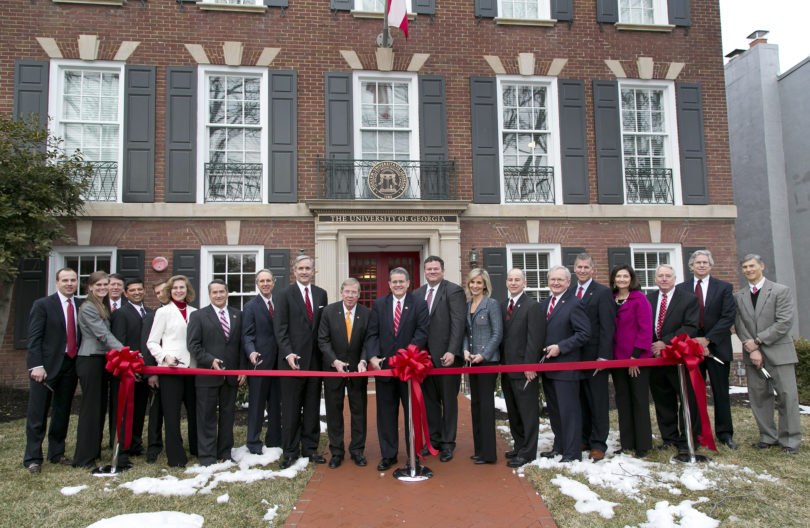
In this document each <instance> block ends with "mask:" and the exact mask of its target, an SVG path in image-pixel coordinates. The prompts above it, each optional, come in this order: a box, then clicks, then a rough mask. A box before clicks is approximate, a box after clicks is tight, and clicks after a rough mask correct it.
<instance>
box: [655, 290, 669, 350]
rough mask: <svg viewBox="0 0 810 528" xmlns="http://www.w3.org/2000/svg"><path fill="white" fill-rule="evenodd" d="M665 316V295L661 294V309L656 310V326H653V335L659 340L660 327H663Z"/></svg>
mask: <svg viewBox="0 0 810 528" xmlns="http://www.w3.org/2000/svg"><path fill="white" fill-rule="evenodd" d="M666 314H667V294H666V293H663V292H662V293H661V308H660V309H659V310H658V324H656V325H655V335H656V336H658V339H661V327H662V326H664V316H666Z"/></svg>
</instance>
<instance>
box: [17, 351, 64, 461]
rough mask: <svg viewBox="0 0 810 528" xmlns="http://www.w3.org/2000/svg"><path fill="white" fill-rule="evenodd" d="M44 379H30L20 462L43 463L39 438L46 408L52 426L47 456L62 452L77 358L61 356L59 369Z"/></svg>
mask: <svg viewBox="0 0 810 528" xmlns="http://www.w3.org/2000/svg"><path fill="white" fill-rule="evenodd" d="M45 383H47V384H48V385H50V387H51V388H52V389H53V392H51V391H50V390H48V388H47V387H45V386H44V385H42V384H41V383H37V382H35V381H34V380H32V379H29V383H28V413H27V415H26V420H25V455H24V457H23V465H24V466H25V467H28V466H30V465H31V464H42V461H43V459H42V441H43V440H44V439H45V429H46V427H47V425H48V410H49V409H50V411H51V426H50V428H49V429H48V460H51V461H58V460H59V459H60V458H61V457H63V456H64V455H65V438H66V437H67V430H68V421H69V419H70V404H71V403H72V402H73V393H74V392H76V360H75V359H71V358H69V357H67V356H65V357H64V359H63V360H62V367H61V368H60V369H59V372H58V373H57V374H56V375H55V376H54V375H49V376H48V379H47V380H45Z"/></svg>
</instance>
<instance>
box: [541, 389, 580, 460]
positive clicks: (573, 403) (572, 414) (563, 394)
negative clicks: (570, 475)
mask: <svg viewBox="0 0 810 528" xmlns="http://www.w3.org/2000/svg"><path fill="white" fill-rule="evenodd" d="M543 392H544V393H545V395H546V402H547V403H548V416H549V420H550V421H551V430H552V432H553V433H554V446H553V447H552V449H553V450H554V451H556V452H558V453H562V455H563V457H566V458H572V459H574V460H581V459H582V450H581V447H582V446H581V445H580V441H581V439H582V408H581V407H580V404H579V380H561V379H552V378H549V377H548V376H546V375H545V374H544V375H543Z"/></svg>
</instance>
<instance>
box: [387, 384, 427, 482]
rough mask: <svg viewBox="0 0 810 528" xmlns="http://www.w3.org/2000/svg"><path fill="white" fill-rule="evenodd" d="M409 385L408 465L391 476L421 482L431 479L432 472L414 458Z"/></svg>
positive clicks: (409, 389)
mask: <svg viewBox="0 0 810 528" xmlns="http://www.w3.org/2000/svg"><path fill="white" fill-rule="evenodd" d="M411 383H413V381H412V380H408V416H407V419H408V424H409V428H408V440H410V442H409V443H410V446H409V447H408V464H407V465H406V466H404V467H401V468H397V469H395V470H394V473H393V476H394V478H395V479H397V480H401V481H403V482H421V481H423V480H427V479H429V478H432V477H433V471H431V469H430V468H428V467H425V466H423V465H421V464H419V460H418V459H417V458H416V442H414V438H415V435H414V432H413V398H412V397H411Z"/></svg>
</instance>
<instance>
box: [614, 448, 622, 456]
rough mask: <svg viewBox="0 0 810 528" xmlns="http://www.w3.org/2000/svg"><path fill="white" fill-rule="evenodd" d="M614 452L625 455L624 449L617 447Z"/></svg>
mask: <svg viewBox="0 0 810 528" xmlns="http://www.w3.org/2000/svg"><path fill="white" fill-rule="evenodd" d="M613 454H614V455H623V454H624V449H617V450H616V451H614V452H613Z"/></svg>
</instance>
